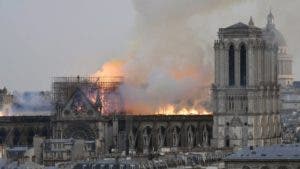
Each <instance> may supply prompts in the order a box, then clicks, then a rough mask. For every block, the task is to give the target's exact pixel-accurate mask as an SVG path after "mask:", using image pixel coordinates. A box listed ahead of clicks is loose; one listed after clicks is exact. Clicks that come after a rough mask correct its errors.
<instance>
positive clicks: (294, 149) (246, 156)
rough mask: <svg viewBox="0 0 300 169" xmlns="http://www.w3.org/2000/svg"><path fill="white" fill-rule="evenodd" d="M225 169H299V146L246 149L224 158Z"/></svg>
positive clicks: (287, 145)
mask: <svg viewBox="0 0 300 169" xmlns="http://www.w3.org/2000/svg"><path fill="white" fill-rule="evenodd" d="M224 162H225V168H226V169H299V168H300V144H277V145H272V146H266V147H252V146H250V147H248V148H244V149H242V150H239V151H237V152H235V153H233V154H231V155H229V156H227V157H226V158H224Z"/></svg>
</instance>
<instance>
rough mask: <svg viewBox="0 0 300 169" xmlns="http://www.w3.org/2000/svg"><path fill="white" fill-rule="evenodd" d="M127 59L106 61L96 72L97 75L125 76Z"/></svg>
mask: <svg viewBox="0 0 300 169" xmlns="http://www.w3.org/2000/svg"><path fill="white" fill-rule="evenodd" d="M124 64H125V61H122V60H110V61H108V62H106V63H104V64H103V65H102V67H101V69H100V70H98V71H97V72H96V73H94V74H93V75H92V76H95V77H120V76H124V72H123V66H124Z"/></svg>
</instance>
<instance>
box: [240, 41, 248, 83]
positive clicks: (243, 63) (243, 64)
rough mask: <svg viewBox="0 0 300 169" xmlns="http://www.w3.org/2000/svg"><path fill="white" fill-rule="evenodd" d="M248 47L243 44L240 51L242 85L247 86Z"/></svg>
mask: <svg viewBox="0 0 300 169" xmlns="http://www.w3.org/2000/svg"><path fill="white" fill-rule="evenodd" d="M246 53H247V52H246V47H245V45H244V44H243V45H242V46H241V49H240V85H241V86H246V83H247V82H246V77H247V69H246V67H247V66H246V65H247V64H246V63H247V61H246Z"/></svg>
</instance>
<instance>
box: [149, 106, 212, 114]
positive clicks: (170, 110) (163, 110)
mask: <svg viewBox="0 0 300 169" xmlns="http://www.w3.org/2000/svg"><path fill="white" fill-rule="evenodd" d="M155 114H156V115H209V114H211V112H208V111H207V110H202V111H198V110H196V109H193V108H190V109H189V108H185V107H184V108H180V109H179V110H178V111H176V108H175V106H174V105H172V104H167V105H165V106H162V107H160V108H159V109H158V111H157V112H155Z"/></svg>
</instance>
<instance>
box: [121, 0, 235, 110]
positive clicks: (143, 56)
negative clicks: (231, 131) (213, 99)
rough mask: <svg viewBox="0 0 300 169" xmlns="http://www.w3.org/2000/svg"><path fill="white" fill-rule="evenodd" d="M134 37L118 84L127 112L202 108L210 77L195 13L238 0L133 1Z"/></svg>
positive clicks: (208, 57)
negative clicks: (194, 21)
mask: <svg viewBox="0 0 300 169" xmlns="http://www.w3.org/2000/svg"><path fill="white" fill-rule="evenodd" d="M133 3H134V6H135V10H136V41H135V42H134V45H133V46H134V49H133V51H132V53H133V56H132V57H131V58H130V59H128V60H127V62H126V64H125V65H124V67H123V71H124V72H125V73H124V74H125V83H124V85H123V86H122V87H121V92H122V96H123V98H124V100H125V108H126V110H127V111H128V112H132V113H140V114H153V113H155V112H157V111H159V109H160V110H161V109H164V108H167V107H168V106H169V105H173V106H174V107H173V108H174V111H175V112H178V111H180V110H181V109H183V108H184V109H187V110H197V111H199V113H201V111H204V109H206V108H207V107H206V108H204V107H205V106H207V105H206V104H207V103H208V101H209V88H210V84H211V83H212V79H213V63H212V62H213V57H211V56H212V54H211V53H212V51H211V50H208V46H211V44H208V42H207V41H202V40H201V35H199V34H198V31H195V30H193V26H194V25H193V22H192V19H193V17H194V16H195V15H206V14H208V13H209V12H212V10H218V9H220V8H221V7H224V6H227V5H232V4H234V3H236V1H233V0H232V1H226V2H225V1H223V2H220V1H217V0H213V1H195V0H186V1H173V0H166V1H149V0H134V1H133Z"/></svg>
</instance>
